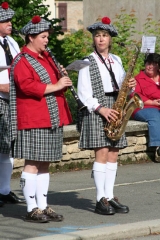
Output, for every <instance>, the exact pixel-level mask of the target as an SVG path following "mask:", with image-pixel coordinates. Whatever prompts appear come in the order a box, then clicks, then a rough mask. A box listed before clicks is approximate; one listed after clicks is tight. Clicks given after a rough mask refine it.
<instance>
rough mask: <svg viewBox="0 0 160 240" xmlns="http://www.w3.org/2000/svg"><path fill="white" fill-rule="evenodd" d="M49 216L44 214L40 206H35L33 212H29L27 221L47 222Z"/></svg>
mask: <svg viewBox="0 0 160 240" xmlns="http://www.w3.org/2000/svg"><path fill="white" fill-rule="evenodd" d="M49 220H50V219H49V218H48V217H47V216H46V215H45V214H43V212H42V210H40V209H39V208H33V209H32V211H31V212H28V213H27V215H26V218H25V221H26V222H35V223H46V222H49Z"/></svg>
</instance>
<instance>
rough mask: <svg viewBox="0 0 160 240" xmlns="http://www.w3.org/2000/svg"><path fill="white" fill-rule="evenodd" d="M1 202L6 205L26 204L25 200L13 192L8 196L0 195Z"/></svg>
mask: <svg viewBox="0 0 160 240" xmlns="http://www.w3.org/2000/svg"><path fill="white" fill-rule="evenodd" d="M0 201H2V202H5V203H7V202H9V203H25V202H26V201H25V199H24V198H19V197H17V196H16V194H15V193H13V192H10V193H9V194H7V195H3V194H0Z"/></svg>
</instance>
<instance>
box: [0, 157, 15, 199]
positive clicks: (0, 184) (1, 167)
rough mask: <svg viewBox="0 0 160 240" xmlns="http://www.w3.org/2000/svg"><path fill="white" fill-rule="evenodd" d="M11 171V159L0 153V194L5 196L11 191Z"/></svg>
mask: <svg viewBox="0 0 160 240" xmlns="http://www.w3.org/2000/svg"><path fill="white" fill-rule="evenodd" d="M12 169H13V158H10V157H9V154H3V153H0V193H1V194H4V195H7V194H8V193H9V192H10V191H11V187H10V182H11V176H12Z"/></svg>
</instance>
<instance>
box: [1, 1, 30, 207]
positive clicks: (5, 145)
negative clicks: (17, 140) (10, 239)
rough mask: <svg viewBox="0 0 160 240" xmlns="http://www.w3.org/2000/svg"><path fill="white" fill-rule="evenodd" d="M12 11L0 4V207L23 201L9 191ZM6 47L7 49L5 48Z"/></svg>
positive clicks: (15, 49)
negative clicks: (9, 70) (8, 67)
mask: <svg viewBox="0 0 160 240" xmlns="http://www.w3.org/2000/svg"><path fill="white" fill-rule="evenodd" d="M13 16H14V11H13V10H12V9H11V8H10V7H9V4H8V3H7V2H3V3H2V4H1V5H0V67H1V70H2V69H4V66H5V67H6V70H2V71H1V70H0V207H2V206H3V205H4V203H7V202H10V203H13V204H15V203H24V202H25V199H24V198H23V199H22V198H19V197H18V196H16V195H15V193H13V192H11V187H10V182H11V176H12V169H13V164H14V159H13V158H12V157H11V156H10V149H11V143H10V140H9V117H8V109H9V72H8V69H7V65H10V64H11V62H12V58H13V57H15V56H16V55H17V54H18V53H19V52H20V49H19V46H18V44H17V42H16V41H15V40H14V39H13V38H12V37H11V36H9V35H10V34H11V32H12V23H11V21H12V17H13ZM6 47H7V50H6Z"/></svg>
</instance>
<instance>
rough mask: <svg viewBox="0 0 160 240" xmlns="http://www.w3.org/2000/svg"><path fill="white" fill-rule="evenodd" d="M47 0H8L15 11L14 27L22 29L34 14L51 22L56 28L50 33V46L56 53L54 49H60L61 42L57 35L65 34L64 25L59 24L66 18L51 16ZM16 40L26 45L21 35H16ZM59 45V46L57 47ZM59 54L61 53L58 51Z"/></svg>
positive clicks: (21, 44)
mask: <svg viewBox="0 0 160 240" xmlns="http://www.w3.org/2000/svg"><path fill="white" fill-rule="evenodd" d="M45 1H46V0H23V1H22V0H8V3H9V6H10V8H12V9H13V10H14V11H15V15H14V17H13V19H12V24H13V28H15V29H17V30H20V29H21V28H22V27H23V26H24V25H26V24H27V23H28V22H29V21H30V20H31V19H32V17H33V16H35V15H39V16H41V17H43V18H44V19H46V20H47V21H50V22H51V25H52V26H53V28H54V31H53V33H52V34H51V35H50V41H49V46H50V48H51V50H52V51H53V52H54V53H55V51H54V49H55V48H56V49H59V48H60V44H59V40H58V39H57V36H58V35H59V34H61V35H63V34H64V33H63V31H62V27H61V26H60V25H59V23H61V21H63V20H64V19H62V18H61V19H58V18H52V19H51V18H50V15H51V12H49V10H48V7H49V6H48V5H45V4H44V2H45ZM14 38H15V40H16V41H17V42H18V44H19V46H20V47H22V46H23V45H24V41H23V40H22V38H21V37H20V36H18V35H17V36H14ZM57 46H58V47H59V48H57ZM57 55H60V53H59V51H57Z"/></svg>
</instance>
